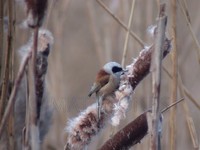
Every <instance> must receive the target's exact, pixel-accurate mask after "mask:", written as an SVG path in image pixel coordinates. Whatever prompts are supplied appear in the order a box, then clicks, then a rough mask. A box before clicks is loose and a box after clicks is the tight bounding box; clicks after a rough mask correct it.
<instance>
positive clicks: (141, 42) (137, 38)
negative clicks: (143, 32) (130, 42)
mask: <svg viewBox="0 0 200 150" xmlns="http://www.w3.org/2000/svg"><path fill="white" fill-rule="evenodd" d="M96 1H97V2H98V3H99V5H100V6H101V7H102V8H103V9H104V10H105V11H106V12H108V13H109V14H110V15H111V16H112V17H113V19H114V20H115V21H117V22H118V23H119V24H120V25H121V26H122V27H123V28H124V29H125V30H126V31H128V28H127V26H126V25H125V24H124V23H123V22H122V21H121V20H120V19H119V18H118V17H117V16H115V15H114V14H113V13H112V12H111V11H110V10H109V8H108V7H107V6H106V5H105V4H104V3H103V2H102V1H101V0H96ZM130 35H131V36H132V37H133V38H134V39H135V40H136V41H137V42H138V43H139V44H140V46H141V47H142V48H144V46H145V43H144V42H143V41H142V40H141V39H140V38H139V37H138V36H137V35H136V34H135V33H134V32H132V31H130Z"/></svg>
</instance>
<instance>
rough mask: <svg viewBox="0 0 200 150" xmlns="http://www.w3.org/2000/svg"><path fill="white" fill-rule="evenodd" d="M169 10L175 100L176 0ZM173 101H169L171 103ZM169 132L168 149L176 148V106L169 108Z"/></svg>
mask: <svg viewBox="0 0 200 150" xmlns="http://www.w3.org/2000/svg"><path fill="white" fill-rule="evenodd" d="M171 10H172V21H171V22H172V27H171V28H172V38H173V41H172V47H173V51H172V53H171V54H172V55H171V56H172V66H173V71H172V81H171V85H172V88H171V89H172V91H171V100H175V99H176V98H177V42H176V37H177V36H176V1H174V0H171ZM173 102H174V101H171V103H173ZM169 124H170V125H169V126H170V134H169V141H170V150H175V149H176V145H175V144H176V137H175V136H176V126H175V125H176V107H174V108H172V109H171V110H170V123H169Z"/></svg>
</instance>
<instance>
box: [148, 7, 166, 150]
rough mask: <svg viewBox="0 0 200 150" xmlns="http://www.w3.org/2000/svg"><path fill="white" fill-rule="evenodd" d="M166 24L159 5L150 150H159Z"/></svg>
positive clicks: (163, 8) (153, 60) (163, 11)
mask: <svg viewBox="0 0 200 150" xmlns="http://www.w3.org/2000/svg"><path fill="white" fill-rule="evenodd" d="M166 25H167V16H166V15H165V4H162V5H160V12H159V18H158V29H157V32H158V33H157V35H156V41H155V42H156V43H155V51H154V52H153V54H152V62H151V69H152V71H153V72H152V86H153V87H152V89H153V100H152V131H151V138H150V140H151V146H150V150H160V149H161V147H160V144H159V143H160V138H159V137H160V136H159V133H158V132H159V131H158V130H159V129H158V128H159V125H158V124H159V119H160V113H159V105H160V83H161V62H162V57H163V56H162V55H163V52H162V46H163V43H164V39H165V31H166Z"/></svg>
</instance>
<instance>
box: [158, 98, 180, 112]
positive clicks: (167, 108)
mask: <svg viewBox="0 0 200 150" xmlns="http://www.w3.org/2000/svg"><path fill="white" fill-rule="evenodd" d="M183 100H184V98H182V99H180V100H178V101H175V102H174V103H172V104H170V105H169V106H167V107H166V108H164V109H163V110H161V113H164V112H166V111H168V110H169V109H170V108H171V107H173V106H175V105H177V104H178V103H180V102H182V101H183Z"/></svg>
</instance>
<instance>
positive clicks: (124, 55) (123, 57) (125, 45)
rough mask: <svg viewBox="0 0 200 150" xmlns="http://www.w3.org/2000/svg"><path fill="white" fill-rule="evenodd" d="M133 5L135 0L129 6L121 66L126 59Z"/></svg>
mask: <svg viewBox="0 0 200 150" xmlns="http://www.w3.org/2000/svg"><path fill="white" fill-rule="evenodd" d="M134 7H135V0H133V1H132V6H131V13H130V17H129V21H128V30H127V32H126V38H125V42H124V50H123V55H122V67H125V66H124V65H125V60H126V55H127V48H128V40H129V35H130V29H131V24H132V20H133V10H134Z"/></svg>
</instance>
